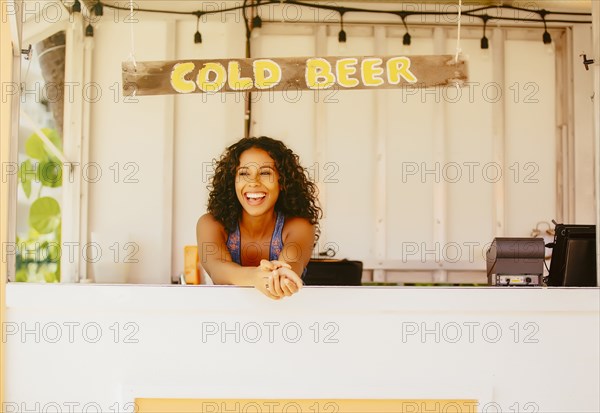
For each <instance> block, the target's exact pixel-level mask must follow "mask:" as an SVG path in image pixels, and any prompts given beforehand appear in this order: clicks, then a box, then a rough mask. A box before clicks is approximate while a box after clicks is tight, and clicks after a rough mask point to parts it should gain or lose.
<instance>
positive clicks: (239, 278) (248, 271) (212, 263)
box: [196, 214, 269, 287]
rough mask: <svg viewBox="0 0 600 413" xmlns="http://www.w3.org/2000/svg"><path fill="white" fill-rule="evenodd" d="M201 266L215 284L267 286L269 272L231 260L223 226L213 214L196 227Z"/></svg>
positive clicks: (205, 215) (208, 215) (200, 221)
mask: <svg viewBox="0 0 600 413" xmlns="http://www.w3.org/2000/svg"><path fill="white" fill-rule="evenodd" d="M196 237H197V240H198V254H199V257H200V264H201V265H202V267H203V268H204V269H205V270H206V272H207V273H208V275H210V278H212V280H213V282H214V283H215V284H230V285H232V284H233V285H241V286H252V287H256V286H258V285H263V286H264V284H265V281H264V280H263V278H268V276H269V272H268V271H267V270H266V269H261V267H260V266H259V267H242V266H241V265H239V264H236V263H235V262H233V260H232V259H231V254H230V253H229V250H228V249H227V245H226V241H227V234H226V232H225V229H224V228H223V225H221V223H220V222H219V221H217V220H216V219H215V218H214V217H213V216H212V215H211V214H204V215H202V216H201V217H200V219H199V220H198V224H197V225H196Z"/></svg>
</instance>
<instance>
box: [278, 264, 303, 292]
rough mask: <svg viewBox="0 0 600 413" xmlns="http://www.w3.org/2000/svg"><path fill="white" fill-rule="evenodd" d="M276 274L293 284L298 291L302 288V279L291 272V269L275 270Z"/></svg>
mask: <svg viewBox="0 0 600 413" xmlns="http://www.w3.org/2000/svg"><path fill="white" fill-rule="evenodd" d="M277 272H278V273H279V274H280V275H282V276H284V277H286V278H287V279H288V280H290V281H291V282H293V283H294V284H295V285H296V287H297V288H298V290H300V289H301V288H302V285H303V283H302V279H301V278H300V277H299V276H298V274H296V273H295V272H294V271H292V270H291V269H288V268H280V269H278V270H277Z"/></svg>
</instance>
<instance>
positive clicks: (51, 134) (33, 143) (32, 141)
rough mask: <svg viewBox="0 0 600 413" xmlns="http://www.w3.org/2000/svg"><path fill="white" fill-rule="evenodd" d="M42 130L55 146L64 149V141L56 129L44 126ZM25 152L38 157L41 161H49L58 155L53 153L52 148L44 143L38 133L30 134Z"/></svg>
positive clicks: (35, 157) (32, 156)
mask: <svg viewBox="0 0 600 413" xmlns="http://www.w3.org/2000/svg"><path fill="white" fill-rule="evenodd" d="M42 132H44V134H45V135H46V136H47V137H48V139H50V142H52V143H53V144H54V146H56V147H57V148H58V149H60V150H62V142H61V140H60V136H58V132H57V131H56V130H54V129H48V128H43V129H42ZM25 153H26V154H27V155H28V156H30V157H31V158H34V159H38V160H40V161H48V160H50V159H51V158H54V160H56V157H55V156H54V155H52V152H50V149H49V148H48V147H47V146H46V145H45V144H44V141H42V138H40V137H39V135H38V134H37V133H34V134H32V135H31V136H29V138H27V141H25Z"/></svg>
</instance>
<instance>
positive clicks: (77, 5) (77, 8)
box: [72, 0, 81, 13]
mask: <svg viewBox="0 0 600 413" xmlns="http://www.w3.org/2000/svg"><path fill="white" fill-rule="evenodd" d="M72 10H73V13H81V3H80V2H79V0H75V3H73V9H72Z"/></svg>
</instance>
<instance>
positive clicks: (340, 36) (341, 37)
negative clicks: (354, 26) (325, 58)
mask: <svg viewBox="0 0 600 413" xmlns="http://www.w3.org/2000/svg"><path fill="white" fill-rule="evenodd" d="M338 42H339V43H346V32H345V31H344V12H343V11H340V32H339V33H338Z"/></svg>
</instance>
